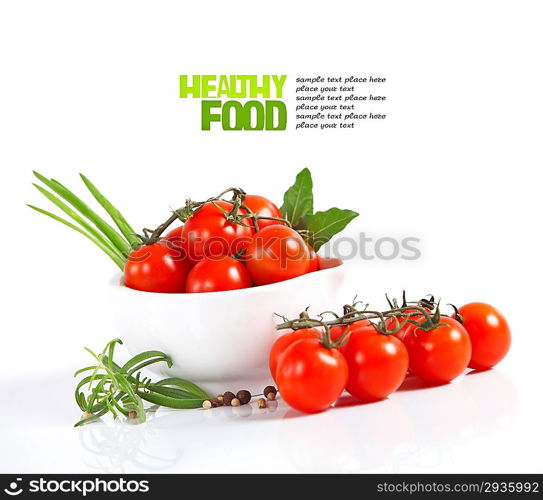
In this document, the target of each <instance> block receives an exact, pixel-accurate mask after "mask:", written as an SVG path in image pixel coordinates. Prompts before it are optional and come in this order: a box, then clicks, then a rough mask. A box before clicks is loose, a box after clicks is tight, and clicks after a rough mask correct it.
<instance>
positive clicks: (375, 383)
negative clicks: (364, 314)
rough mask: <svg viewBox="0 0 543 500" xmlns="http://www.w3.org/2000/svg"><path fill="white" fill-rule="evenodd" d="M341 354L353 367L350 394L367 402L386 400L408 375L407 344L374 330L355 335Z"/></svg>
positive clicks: (365, 330)
mask: <svg viewBox="0 0 543 500" xmlns="http://www.w3.org/2000/svg"><path fill="white" fill-rule="evenodd" d="M340 351H341V353H342V354H343V356H344V357H345V359H346V361H347V365H348V366H349V380H348V382H347V387H346V390H347V392H349V393H350V394H351V395H353V396H354V397H356V398H359V399H361V400H363V401H378V400H380V399H385V398H386V397H387V396H388V395H390V394H392V393H393V392H394V391H395V390H396V389H398V387H400V385H401V384H402V382H403V381H404V379H405V376H406V375H407V369H408V367H409V356H408V354H407V348H406V347H405V345H404V344H403V342H402V341H401V340H398V339H397V338H396V337H394V336H392V335H384V334H382V333H379V332H378V331H377V330H376V329H375V328H374V327H373V326H366V327H363V328H358V329H356V330H354V331H352V332H351V334H350V336H349V340H348V341H347V343H346V344H345V345H344V346H343V347H341V349H340Z"/></svg>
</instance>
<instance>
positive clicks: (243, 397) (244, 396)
mask: <svg viewBox="0 0 543 500" xmlns="http://www.w3.org/2000/svg"><path fill="white" fill-rule="evenodd" d="M236 398H238V399H239V402H240V403H241V404H242V405H246V404H247V403H248V402H249V401H251V393H250V392H249V391H245V390H243V391H238V393H237V394H236Z"/></svg>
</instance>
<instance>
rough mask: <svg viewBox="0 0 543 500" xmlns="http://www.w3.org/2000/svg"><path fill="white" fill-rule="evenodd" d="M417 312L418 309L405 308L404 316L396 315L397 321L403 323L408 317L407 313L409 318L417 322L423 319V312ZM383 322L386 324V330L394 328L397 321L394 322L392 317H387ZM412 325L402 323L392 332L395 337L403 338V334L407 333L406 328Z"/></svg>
mask: <svg viewBox="0 0 543 500" xmlns="http://www.w3.org/2000/svg"><path fill="white" fill-rule="evenodd" d="M417 313H419V311H417V309H407V310H406V311H405V314H406V315H405V316H403V315H400V316H398V317H397V319H398V323H400V324H401V323H403V322H404V321H405V320H406V318H407V317H408V316H407V315H408V314H409V315H410V316H409V319H411V320H413V321H418V322H419V323H420V322H421V321H424V315H423V314H417ZM385 324H386V327H387V330H393V329H394V328H396V326H397V323H396V320H395V319H394V318H392V317H390V318H387V319H386V320H385ZM413 327H414V325H413V324H411V323H405V325H403V326H402V327H401V328H400V329H399V330H398V331H397V332H396V333H394V334H393V335H394V336H395V337H396V338H399V339H400V340H403V339H404V337H405V335H406V334H407V332H408V330H409V329H410V328H413Z"/></svg>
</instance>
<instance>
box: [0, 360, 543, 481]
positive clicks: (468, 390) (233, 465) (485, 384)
mask: <svg viewBox="0 0 543 500" xmlns="http://www.w3.org/2000/svg"><path fill="white" fill-rule="evenodd" d="M507 367H508V364H507V363H504V365H503V368H501V367H500V368H499V369H494V370H491V371H488V372H482V373H472V374H468V375H466V376H463V377H460V378H459V379H457V380H456V381H455V383H452V384H448V385H445V386H440V387H423V386H421V384H420V383H419V382H418V380H417V379H416V378H414V377H410V378H408V379H407V380H406V382H405V383H404V386H403V387H402V388H401V390H399V391H398V392H396V393H395V394H393V395H392V396H391V397H390V398H389V399H388V400H386V401H382V402H378V403H374V404H365V405H361V404H357V403H356V402H355V401H354V400H352V398H350V397H349V396H345V397H344V398H343V399H342V400H341V401H340V403H339V404H338V405H337V407H336V408H333V409H330V410H329V411H327V412H324V413H321V414H318V415H303V414H301V413H299V412H297V411H294V410H292V409H290V408H289V407H288V406H286V405H285V404H284V402H282V401H280V400H279V401H277V402H275V403H274V404H271V405H270V406H269V408H267V409H258V408H257V407H256V403H252V404H251V405H246V406H242V407H239V408H231V407H223V408H217V409H212V410H207V411H206V410H199V409H198V410H159V411H157V412H156V413H152V414H150V415H149V418H148V421H147V422H146V423H145V424H141V425H131V424H128V423H126V421H120V420H118V421H113V420H112V419H111V418H110V417H105V418H104V419H103V422H101V423H93V424H91V425H87V426H85V427H83V428H78V429H75V428H73V427H72V424H73V423H74V422H75V421H76V420H77V419H78V417H79V411H78V409H77V407H76V406H75V402H74V401H73V399H72V397H73V396H72V391H73V386H74V380H73V379H71V377H70V376H69V375H70V374H69V373H68V372H66V373H56V374H54V373H50V374H42V375H41V376H40V377H39V384H38V385H37V379H28V380H24V379H23V380H19V381H18V383H17V385H14V384H13V383H10V384H7V383H2V384H0V386H1V387H0V392H1V393H2V394H3V401H4V403H3V411H2V415H1V422H2V425H1V437H2V446H1V448H2V453H1V458H0V470H2V472H5V473H10V472H12V473H55V472H57V473H58V472H73V473H75V472H81V473H83V472H87V473H102V472H106V473H132V472H142V473H155V472H157V473H158V472H163V473H173V472H538V471H539V472H541V471H542V469H543V467H542V461H541V456H540V450H541V445H542V444H543V442H542V439H541V432H540V424H541V415H540V410H539V408H538V406H535V405H536V404H537V403H536V402H535V401H536V398H533V397H530V387H529V386H527V385H526V383H525V381H524V382H523V373H522V372H521V371H519V370H516V371H515V374H516V377H512V375H511V373H509V372H508V370H507ZM535 385H538V384H537V383H536V382H535V381H534V386H535ZM40 387H42V388H43V390H40ZM503 450H507V453H503Z"/></svg>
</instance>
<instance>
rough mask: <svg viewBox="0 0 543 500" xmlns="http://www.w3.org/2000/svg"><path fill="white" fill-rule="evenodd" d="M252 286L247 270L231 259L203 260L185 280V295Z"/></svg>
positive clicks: (226, 257) (225, 257)
mask: <svg viewBox="0 0 543 500" xmlns="http://www.w3.org/2000/svg"><path fill="white" fill-rule="evenodd" d="M251 286H253V280H252V279H251V275H250V274H249V271H247V268H246V267H245V266H244V265H243V264H242V263H241V262H240V261H238V260H236V259H234V258H233V257H228V256H224V257H218V258H216V259H209V258H204V259H202V260H201V261H200V262H197V263H196V264H195V265H194V267H193V268H192V270H191V271H190V273H189V275H188V278H187V293H202V292H221V291H225V290H238V289H240V288H249V287H251Z"/></svg>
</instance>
